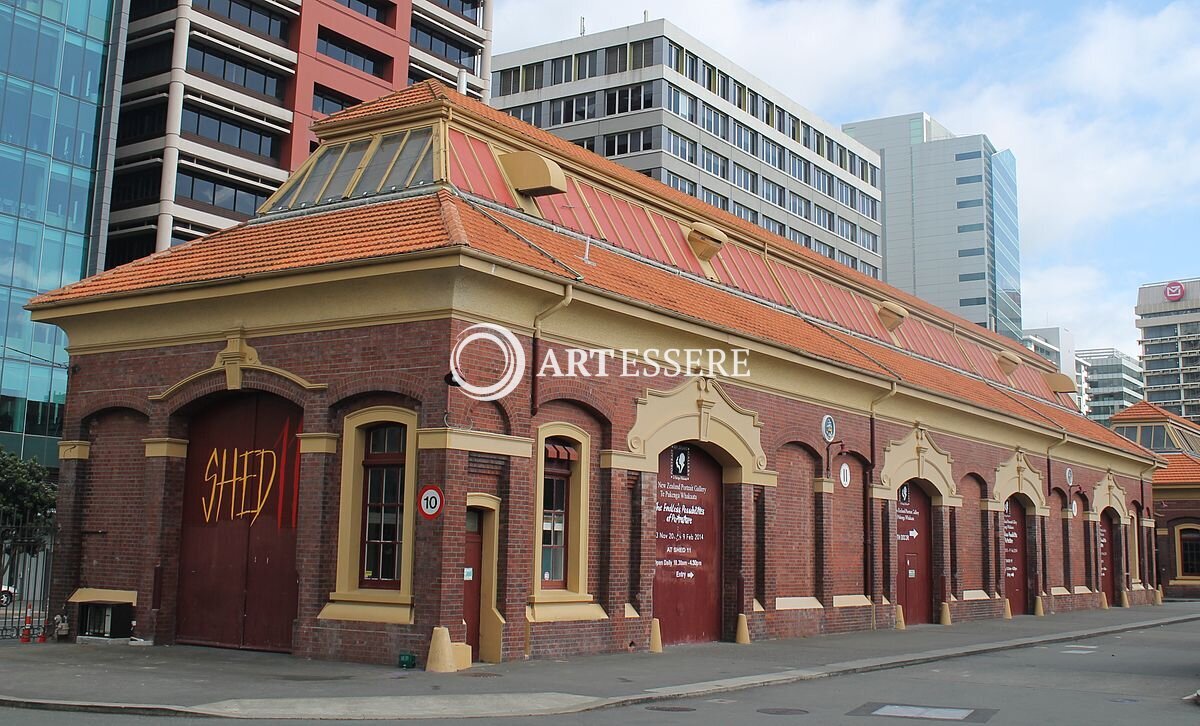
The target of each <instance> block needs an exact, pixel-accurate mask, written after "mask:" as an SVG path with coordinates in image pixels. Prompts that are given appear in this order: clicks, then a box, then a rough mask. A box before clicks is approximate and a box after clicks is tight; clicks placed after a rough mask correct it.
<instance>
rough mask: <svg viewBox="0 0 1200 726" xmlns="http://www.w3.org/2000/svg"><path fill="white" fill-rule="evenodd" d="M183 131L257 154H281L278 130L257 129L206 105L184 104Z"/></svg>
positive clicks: (275, 156)
mask: <svg viewBox="0 0 1200 726" xmlns="http://www.w3.org/2000/svg"><path fill="white" fill-rule="evenodd" d="M180 131H182V132H183V133H189V134H195V135H197V136H201V137H203V138H206V139H210V140H212V141H216V142H218V143H220V144H224V145H225V146H232V147H234V148H236V149H240V150H242V151H244V152H246V153H248V154H254V155H255V156H263V157H267V158H269V159H278V158H279V137H278V136H276V135H275V134H269V133H266V132H263V131H258V130H257V129H254V128H252V127H249V126H247V125H246V124H244V123H241V122H239V121H233V120H231V119H229V118H227V117H224V116H219V115H217V114H214V113H212V112H211V111H207V110H205V109H200V108H194V107H191V106H188V105H184V107H183V117H182V119H181V121H180Z"/></svg>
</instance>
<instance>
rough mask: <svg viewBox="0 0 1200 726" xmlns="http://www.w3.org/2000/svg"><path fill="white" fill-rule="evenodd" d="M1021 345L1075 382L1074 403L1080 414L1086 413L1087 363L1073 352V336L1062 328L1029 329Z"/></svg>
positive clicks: (1022, 338) (1022, 337)
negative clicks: (1056, 367)
mask: <svg viewBox="0 0 1200 726" xmlns="http://www.w3.org/2000/svg"><path fill="white" fill-rule="evenodd" d="M1021 343H1022V344H1023V345H1024V346H1025V347H1026V348H1028V349H1030V350H1032V351H1033V352H1034V353H1037V354H1038V355H1040V356H1042V357H1043V358H1045V359H1046V360H1048V361H1050V362H1051V363H1053V364H1054V365H1056V366H1058V370H1059V371H1060V372H1062V373H1064V374H1066V375H1068V376H1070V377H1071V378H1072V379H1073V380H1074V381H1075V391H1076V393H1075V403H1077V404H1078V405H1079V410H1080V412H1081V413H1084V414H1086V413H1087V412H1088V380H1087V378H1088V363H1087V361H1085V360H1083V359H1082V358H1080V357H1079V356H1078V355H1077V354H1076V351H1075V334H1074V333H1072V332H1071V331H1070V330H1067V329H1066V328H1062V327H1052V328H1030V329H1028V330H1026V331H1025V332H1024V334H1023V335H1022V336H1021Z"/></svg>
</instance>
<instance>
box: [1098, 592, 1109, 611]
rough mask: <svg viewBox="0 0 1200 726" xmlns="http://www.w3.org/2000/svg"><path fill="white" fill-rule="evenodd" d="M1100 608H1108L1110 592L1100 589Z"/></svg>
mask: <svg viewBox="0 0 1200 726" xmlns="http://www.w3.org/2000/svg"><path fill="white" fill-rule="evenodd" d="M1100 609H1101V610H1108V593H1106V592H1104V591H1103V590H1101V591H1100Z"/></svg>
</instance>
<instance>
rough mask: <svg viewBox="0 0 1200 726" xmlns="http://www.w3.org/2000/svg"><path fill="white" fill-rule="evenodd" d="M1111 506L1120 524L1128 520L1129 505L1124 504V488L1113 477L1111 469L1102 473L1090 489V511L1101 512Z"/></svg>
mask: <svg viewBox="0 0 1200 726" xmlns="http://www.w3.org/2000/svg"><path fill="white" fill-rule="evenodd" d="M1108 508H1112V510H1113V511H1114V512H1116V513H1117V517H1119V518H1120V520H1121V524H1125V523H1126V522H1128V521H1129V507H1128V506H1126V504H1125V488H1124V487H1122V486H1121V485H1120V484H1118V483H1117V480H1116V479H1115V478H1113V473H1112V469H1109V470H1108V472H1107V473H1106V474H1105V475H1104V478H1103V479H1101V480H1100V481H1099V482H1098V483H1097V484H1096V488H1095V489H1093V490H1092V511H1093V512H1095V513H1096V514H1103V512H1104V510H1105V509H1108Z"/></svg>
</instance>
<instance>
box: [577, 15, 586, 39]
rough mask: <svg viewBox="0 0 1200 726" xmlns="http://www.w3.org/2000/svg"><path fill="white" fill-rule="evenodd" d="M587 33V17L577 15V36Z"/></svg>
mask: <svg viewBox="0 0 1200 726" xmlns="http://www.w3.org/2000/svg"><path fill="white" fill-rule="evenodd" d="M585 35H587V18H585V17H583V16H582V15H580V16H579V37H581V38H582V37H583V36H585Z"/></svg>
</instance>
